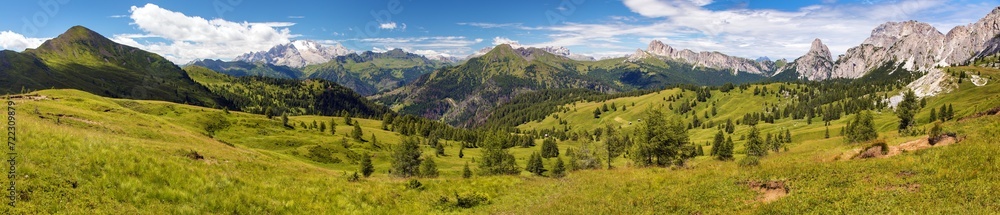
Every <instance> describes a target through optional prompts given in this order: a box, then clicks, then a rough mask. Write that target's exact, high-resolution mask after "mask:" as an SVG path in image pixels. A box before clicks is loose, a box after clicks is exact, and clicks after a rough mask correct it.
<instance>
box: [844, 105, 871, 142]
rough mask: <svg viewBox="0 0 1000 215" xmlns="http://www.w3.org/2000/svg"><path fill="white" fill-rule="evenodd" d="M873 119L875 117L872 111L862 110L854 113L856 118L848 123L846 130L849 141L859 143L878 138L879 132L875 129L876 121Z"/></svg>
mask: <svg viewBox="0 0 1000 215" xmlns="http://www.w3.org/2000/svg"><path fill="white" fill-rule="evenodd" d="M873 120H874V117H873V116H872V113H871V111H862V112H861V113H858V114H857V115H854V118H852V119H851V120H850V121H849V122H848V123H847V128H846V130H845V135H846V136H847V141H848V142H852V143H857V142H864V141H869V140H874V139H875V138H878V132H876V131H875V123H874V122H873Z"/></svg>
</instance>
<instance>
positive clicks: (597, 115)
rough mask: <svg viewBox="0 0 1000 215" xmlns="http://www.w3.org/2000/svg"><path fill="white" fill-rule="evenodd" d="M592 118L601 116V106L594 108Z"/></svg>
mask: <svg viewBox="0 0 1000 215" xmlns="http://www.w3.org/2000/svg"><path fill="white" fill-rule="evenodd" d="M594 118H595V119H596V118H601V108H597V109H594Z"/></svg>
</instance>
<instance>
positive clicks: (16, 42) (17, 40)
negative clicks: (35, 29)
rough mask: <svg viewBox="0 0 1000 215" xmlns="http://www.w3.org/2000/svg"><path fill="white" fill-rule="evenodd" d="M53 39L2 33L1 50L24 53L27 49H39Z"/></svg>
mask: <svg viewBox="0 0 1000 215" xmlns="http://www.w3.org/2000/svg"><path fill="white" fill-rule="evenodd" d="M48 39H51V38H30V37H25V36H24V35H21V34H18V33H14V32H11V31H0V49H9V50H14V51H24V49H27V48H38V46H39V45H42V43H43V42H45V41H46V40H48Z"/></svg>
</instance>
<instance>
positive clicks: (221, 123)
mask: <svg viewBox="0 0 1000 215" xmlns="http://www.w3.org/2000/svg"><path fill="white" fill-rule="evenodd" d="M229 125H230V123H229V120H228V119H227V118H226V116H224V115H222V114H209V115H207V116H206V117H205V118H202V120H201V126H202V129H204V130H205V135H208V137H214V136H215V132H217V131H221V130H224V129H226V128H228V127H229Z"/></svg>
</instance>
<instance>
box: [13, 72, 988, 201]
mask: <svg viewBox="0 0 1000 215" xmlns="http://www.w3.org/2000/svg"><path fill="white" fill-rule="evenodd" d="M954 69H963V70H969V71H974V72H981V73H982V75H983V76H989V77H994V79H995V78H996V77H1000V72H998V71H997V70H993V69H981V68H954ZM772 87H776V84H772V85H771V86H769V87H768V88H772ZM998 90H1000V87H997V84H996V83H994V82H992V81H991V82H990V83H989V84H987V85H986V86H982V87H977V86H975V85H972V84H971V83H970V82H969V81H965V82H963V83H962V84H960V85H959V88H958V89H957V90H955V91H954V92H952V93H948V94H944V95H940V96H936V97H932V98H930V99H929V100H928V103H927V107H928V108H924V109H921V111H920V113H918V114H917V121H918V122H920V123H921V126H924V124H925V123H926V121H927V119H928V118H927V117H928V114H929V111H930V109H929V108H930V107H933V108H937V107H939V106H940V105H941V104H953V105H954V107H955V110H956V117H957V118H961V117H963V116H968V115H972V114H974V113H975V112H977V110H987V109H990V108H993V107H997V106H1000V99H998V98H1000V92H998ZM679 92H680V90H678V89H673V90H666V91H663V92H659V93H652V94H648V95H644V96H640V97H629V98H620V99H615V100H609V101H606V102H604V103H608V104H610V103H611V102H615V103H616V104H617V105H619V106H621V105H626V104H627V105H628V110H627V111H616V112H609V113H605V114H604V115H603V116H602V117H601V118H600V119H594V117H593V110H594V108H596V107H597V106H599V105H601V104H603V103H584V102H578V103H576V104H570V105H569V106H568V107H569V108H570V111H568V112H567V113H557V114H558V115H559V117H560V119H563V120H567V121H569V124H570V125H573V127H574V128H575V129H589V130H592V129H593V128H595V127H597V126H603V125H604V124H606V123H615V124H618V125H621V126H622V127H623V128H624V129H625V130H626V131H628V130H629V129H631V128H632V127H631V126H629V125H628V122H633V123H636V122H637V120H638V119H640V118H642V117H643V113H642V111H643V110H645V109H646V108H655V107H657V106H659V105H661V104H665V103H664V101H663V99H662V98H663V97H665V96H669V95H675V94H677V93H679ZM686 93H687V94H686V96H685V98H692V97H693V96H694V94H693V92H690V91H689V92H686ZM33 94H37V95H43V96H45V98H44V99H24V98H21V99H14V101H15V102H17V106H16V107H17V114H18V115H17V116H18V117H17V129H18V139H19V142H18V145H17V152H18V153H19V154H18V158H17V159H18V160H17V164H18V166H17V174H18V177H17V179H16V182H17V190H18V196H19V201H18V205H17V207H15V208H12V207H9V206H7V205H6V204H5V205H4V206H0V211H2V212H3V213H4V214H37V213H44V214H52V213H55V214H105V213H112V214H122V213H125V214H163V213H167V214H203V213H227V214H229V213H239V214H303V213H315V212H319V213H324V214H327V213H332V214H427V213H434V214H436V213H460V214H467V213H473V214H490V213H513V214H609V213H610V214H664V213H676V214H689V213H703V214H733V213H735V214H803V213H808V214H831V213H837V214H839V213H851V214H858V213H861V214H873V213H874V214H884V213H932V214H936V213H947V214H981V213H989V212H990V211H1000V199H998V198H995V196H997V195H1000V184H998V182H1000V174H997V172H1000V162H998V160H997V157H998V155H997V153H996V152H997V150H998V149H1000V145H997V141H996V140H998V139H1000V116H996V115H994V116H984V117H980V118H974V119H969V120H966V121H962V122H956V121H950V122H947V123H945V124H944V126H945V130H947V131H954V132H956V133H958V134H959V136H961V137H964V141H962V142H960V143H958V144H954V145H949V146H942V147H934V148H931V149H926V150H920V151H913V152H906V153H903V154H902V155H899V156H895V157H889V158H879V159H870V160H843V159H838V157H840V156H841V155H843V154H844V153H846V152H850V151H852V150H856V149H857V148H859V147H861V145H860V144H847V143H844V141H843V140H842V137H840V136H839V135H838V134H839V129H840V127H843V124H844V123H845V121H844V120H840V121H835V122H834V123H833V126H831V127H830V130H831V135H832V136H833V137H832V138H829V139H824V138H823V132H824V126H823V123H822V122H821V121H820V120H818V118H817V119H814V121H813V124H811V125H808V124H806V123H805V120H788V119H784V120H779V121H777V122H776V123H775V124H773V125H772V124H767V123H763V124H761V125H760V126H759V127H760V128H762V130H763V132H764V133H767V132H777V131H779V130H781V129H785V128H787V129H790V130H791V132H792V134H793V139H794V143H792V144H790V145H789V149H788V150H787V151H782V152H780V153H771V154H769V155H768V156H766V157H764V158H763V159H762V162H761V165H760V166H757V167H739V166H738V165H737V164H736V162H732V161H728V162H725V161H717V160H714V159H712V158H710V157H708V156H702V157H697V158H694V159H692V160H691V161H690V162H689V165H687V166H686V167H684V168H638V167H633V166H632V165H631V164H630V162H628V161H626V160H627V159H624V158H617V159H616V160H615V163H614V166H615V168H614V169H611V170H582V171H574V172H571V173H569V175H568V176H567V177H565V178H560V179H555V178H548V177H539V176H533V175H530V173H527V172H522V173H521V174H520V175H516V176H488V177H487V176H474V177H472V178H470V179H462V178H461V177H460V175H461V170H462V166H463V165H464V164H465V163H466V162H468V163H469V165H470V167H472V169H473V171H476V169H477V163H476V162H475V161H474V160H475V159H477V158H479V157H480V152H479V150H478V149H465V150H464V151H463V152H464V154H465V157H464V158H458V156H457V154H458V149H459V148H458V143H456V142H450V141H445V145H446V154H447V156H443V157H437V158H434V159H435V161H436V163H437V165H438V169H439V170H440V172H441V176H440V177H438V178H433V179H427V178H418V180H419V181H420V182H421V183H422V184H423V188H422V189H409V188H407V186H406V184H407V180H408V179H401V178H396V177H392V176H389V175H388V174H387V170H388V167H389V161H388V157H389V156H388V155H389V152H390V150H389V148H391V147H392V146H394V145H396V144H398V143H399V142H400V141H401V139H402V138H403V137H402V136H400V135H399V134H397V133H392V132H388V131H383V130H381V129H380V127H381V124H380V123H381V122H380V121H376V120H366V119H357V121H358V122H359V123H360V124H361V127H362V129H363V134H364V135H363V136H364V139H366V140H368V142H360V141H355V140H351V139H350V138H348V137H347V135H348V134H350V132H351V130H352V129H353V128H352V126H348V125H346V124H345V123H344V120H343V119H342V118H339V117H338V118H331V117H321V116H296V117H290V119H289V121H290V122H289V124H291V125H293V126H294V127H295V128H294V129H288V128H285V127H284V126H283V125H282V124H281V120H280V119H278V118H274V119H268V118H265V117H264V116H261V115H253V114H246V113H240V112H235V111H232V112H230V113H225V112H224V111H222V110H215V109H209V108H202V107H195V106H189V105H183V104H175V103H168V102H160V101H138V100H123V99H110V98H103V97H98V96H94V95H92V94H88V93H85V92H81V91H75V90H45V91H38V92H35V93H33ZM35 98H37V97H35ZM713 101H714V102H716V103H717V104H718V110H719V114H718V115H717V116H715V117H713V118H715V119H723V121H724V119H726V118H733V119H734V120H736V119H737V118H739V117H742V115H743V114H744V113H746V112H748V111H752V110H759V109H760V108H761V106H762V105H763V103H764V102H768V103H774V102H777V103H781V102H786V99H781V98H778V97H774V96H771V97H768V98H766V99H761V97H752V92H744V93H740V92H739V90H736V91H732V92H730V93H728V94H726V93H719V92H713V97H712V98H711V99H710V102H706V103H699V105H698V106H697V107H696V108H695V110H696V111H694V113H695V114H696V115H697V116H702V114H703V113H704V112H705V111H706V108H707V107H708V105H707V104H708V103H711V102H713ZM632 102H635V106H631V103H632ZM220 119H225V120H224V121H226V122H228V125H229V126H226V127H225V128H224V129H220V130H218V131H216V132H214V135H212V136H211V137H210V136H209V134H208V133H209V132H207V131H206V130H205V129H204V124H205V123H207V122H216V121H218V120H220ZM845 119H846V117H845ZM331 120H333V121H336V122H337V125H338V126H337V127H336V130H337V132H336V134H335V135H331V134H330V133H329V131H325V132H321V131H319V130H313V129H303V128H301V127H300V126H299V124H301V123H306V124H311V123H312V122H313V121H316V122H319V123H328V122H330V121H331ZM716 121H718V120H716ZM876 125H877V126H878V130H879V131H880V133H879V135H880V137H881V138H883V139H885V140H886V141H887V142H888V143H889V144H890V145H898V144H901V143H904V142H907V141H911V140H915V139H919V138H922V137H920V136H900V135H899V134H896V132H895V131H894V130H895V127H896V117H895V115H894V114H892V112H890V111H882V112H881V113H878V114H876ZM553 126H556V127H560V126H559V125H558V122H557V121H556V120H555V117H554V116H550V117H548V118H546V119H545V120H542V121H541V122H531V123H527V124H525V125H522V126H520V128H522V129H532V128H551V127H553ZM746 129H747V126H739V127H738V129H737V131H736V133H735V137H734V138H733V139H734V141H736V143H737V144H736V153H737V155H736V156H737V159H739V158H740V157H742V156H743V155H742V151H743V146H742V144H743V142H744V141H738V140H737V139H738V136H739V135H741V134H743V133H745V132H746ZM715 132H716V130H715V129H714V128H712V129H694V130H692V131H690V134H691V137H692V138H691V140H692V141H693V142H695V143H698V144H704V143H705V142H707V141H709V139H710V138H711V137H712V135H714V134H715ZM372 134H374V136H375V137H376V138H377V142H378V143H377V144H372V141H371V140H370V139H371V137H372ZM345 140H346V143H345ZM540 142H541V141H540V140H539V141H538V143H540ZM581 144H582V143H581V142H573V141H567V142H560V143H559V147H560V151H563V150H564V149H565V148H576V147H580V145H581ZM600 144H601V143H600V142H598V143H594V145H595V146H599V145H600ZM538 145H539V146H536V147H533V148H519V147H514V148H511V149H510V151H511V152H512V153H513V154H514V155H515V157H517V159H518V162H519V163H518V164H519V165H520V166H521V168H522V169H523V168H524V166H525V164H526V160H527V158H528V157H529V155H530V154H531V153H532V152H537V151H539V149H540V145H541V144H538ZM317 146H320V147H324V148H327V149H329V150H330V151H331V154H330V156H331V157H335V158H337V159H338V160H340V162H321V161H317V160H315V159H313V158H310V157H309V153H310V149H311V148H312V147H317ZM422 149H423V152H424V155H425V156H427V155H433V149H431V148H429V147H427V146H426V145H424V146H422ZM705 150H708V148H707V147H706V148H705ZM349 153H372V154H374V159H373V162H374V164H375V169H376V172H375V174H374V175H373V176H372V177H370V178H363V179H362V180H361V181H359V182H349V181H348V180H347V179H348V175H349V174H351V173H353V172H355V171H356V170H357V165H356V164H352V160H351V159H350V158H349V157H348V156H347V154H349ZM198 156H202V157H201V158H198ZM562 159H564V160H566V159H567V158H566V157H563V158H562ZM551 162H552V160H551V159H550V160H546V161H545V164H546V167H547V168H548V169H551V166H549V165H550V164H551ZM751 181H753V182H764V181H782V182H784V184H785V186H787V188H788V189H787V191H788V192H787V195H784V196H783V197H780V198H777V199H774V200H773V201H767V202H765V201H761V198H762V197H761V196H762V194H761V193H759V192H758V191H756V190H754V189H751V188H750V187H749V186H747V185H746V183H747V182H751ZM8 182H9V180H8V179H2V180H0V183H3V184H5V185H6V184H8ZM457 197H462V198H469V197H483V198H482V201H480V202H479V204H478V205H475V206H472V207H470V208H463V207H459V206H457V205H456V201H457Z"/></svg>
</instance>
